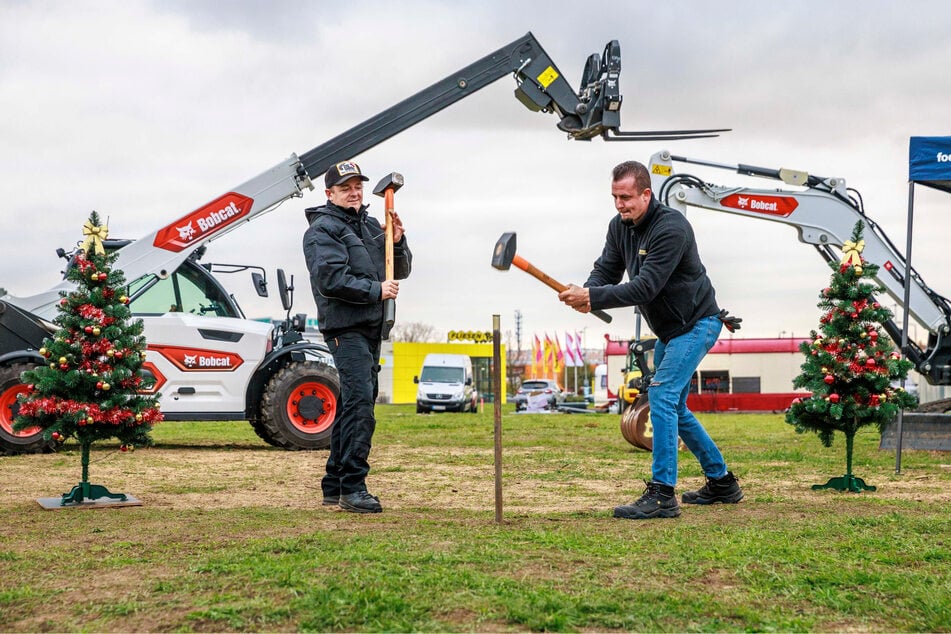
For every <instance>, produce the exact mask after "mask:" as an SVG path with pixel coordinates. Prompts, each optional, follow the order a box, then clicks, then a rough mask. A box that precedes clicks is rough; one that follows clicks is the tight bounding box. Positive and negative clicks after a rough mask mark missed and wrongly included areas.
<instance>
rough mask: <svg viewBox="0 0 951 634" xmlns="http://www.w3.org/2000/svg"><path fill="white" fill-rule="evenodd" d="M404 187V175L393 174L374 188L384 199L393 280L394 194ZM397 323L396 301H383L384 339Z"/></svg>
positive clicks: (388, 261) (389, 269)
mask: <svg viewBox="0 0 951 634" xmlns="http://www.w3.org/2000/svg"><path fill="white" fill-rule="evenodd" d="M402 186H403V175H402V174H400V173H398V172H393V173H391V174H389V175H387V176H384V177H383V178H381V179H380V182H379V183H377V184H376V187H374V188H373V193H374V194H376V195H377V196H382V197H383V201H384V202H383V205H384V207H385V211H386V228H385V229H384V231H385V235H386V238H385V240H386V243H385V254H386V279H387V280H392V279H393V209H394V207H393V194H395V193H396V190H397V189H399V188H400V187H402ZM395 322H396V300H395V299H387V300H383V338H384V339H389V338H390V330H392V329H393V324H394V323H395Z"/></svg>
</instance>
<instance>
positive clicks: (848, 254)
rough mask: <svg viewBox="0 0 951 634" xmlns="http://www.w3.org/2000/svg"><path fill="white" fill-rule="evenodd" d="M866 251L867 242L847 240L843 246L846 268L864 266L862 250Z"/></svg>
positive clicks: (843, 261) (843, 258)
mask: <svg viewBox="0 0 951 634" xmlns="http://www.w3.org/2000/svg"><path fill="white" fill-rule="evenodd" d="M863 249H865V240H859V241H858V242H852V241H851V240H846V241H845V243H844V244H843V245H842V264H845V265H846V266H849V265H852V266H862V255H861V253H862V250H863Z"/></svg>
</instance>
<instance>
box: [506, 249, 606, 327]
mask: <svg viewBox="0 0 951 634" xmlns="http://www.w3.org/2000/svg"><path fill="white" fill-rule="evenodd" d="M513 264H514V265H515V266H516V268H520V269H522V270H523V271H525V272H526V273H528V274H529V275H531V276H532V277H534V278H535V279H536V280H538V281H540V282H543V283H544V284H545V285H546V286H548V287H549V288H553V289H555V290H556V291H558V292H559V293H560V292H561V291H563V290H566V289H567V288H568V287H567V286H565V285H564V284H562V283H561V282H559V281H558V280H556V279H554V278H552V277H550V276H549V275H548V274H547V273H543V272H542V271H540V270H538V269H537V268H535V266H533V265H532V264H530V263H529V262H528V261H526V260H525V259H524V258H522V257H521V256H520V255H518V254H516V253H515V232H514V231H509V232H507V233H503V234H502V237H501V238H499V240H498V242H496V243H495V250H494V251H492V267H493V268H496V269H498V270H500V271H508V270H509V268H510V267H511V266H512V265H513ZM591 314H592V315H594V316H595V317H597V318H598V319H600V320H601V321H603V322H605V323H608V324H610V323H611V319H612V318H611V315H609V314H607V313H606V312H604V311H603V310H592V311H591Z"/></svg>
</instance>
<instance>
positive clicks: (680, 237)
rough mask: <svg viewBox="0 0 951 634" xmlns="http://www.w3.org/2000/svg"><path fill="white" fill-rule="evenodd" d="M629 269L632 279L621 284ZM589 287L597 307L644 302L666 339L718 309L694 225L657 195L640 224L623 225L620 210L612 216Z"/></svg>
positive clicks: (646, 314) (643, 307) (650, 320)
mask: <svg viewBox="0 0 951 634" xmlns="http://www.w3.org/2000/svg"><path fill="white" fill-rule="evenodd" d="M625 272H627V276H628V282H626V283H624V284H622V283H621V278H622V277H623V275H624V273H625ZM585 286H587V287H589V288H590V289H591V290H590V294H591V308H592V310H595V309H603V308H618V307H621V306H640V308H641V312H642V313H643V315H644V317H645V318H646V319H647V323H648V325H649V326H650V329H651V330H652V331H654V334H655V335H657V337H658V338H659V339H660V340H661V341H663V342H665V343H666V342H668V341H670V340H671V339H672V338H674V337H677V336H679V335H682V334H684V333H685V332H687V331H689V330H690V329H691V328H693V327H694V325H695V324H696V323H697V322H698V321H699V320H700V319H702V318H704V317H708V316H710V315H716V314H717V313H718V312H719V308H718V307H717V300H716V294H715V292H714V289H713V284H712V283H711V282H710V278H709V277H707V271H706V269H705V268H704V266H703V263H702V262H701V261H700V254H699V252H698V251H697V241H696V239H695V238H694V234H693V228H692V227H691V226H690V223H689V222H687V218H686V217H685V216H684V215H683V214H682V213H680V212H679V211H677V210H676V209H671V208H670V207H667V206H665V205H661V204H660V203H659V202H658V201H657V199H656V198H654V197H651V202H650V205H649V206H648V209H647V213H646V214H645V215H644V217H643V218H641V220H640V222H638V223H637V224H624V223H622V222H621V217H620V216H619V215H616V216H614V218H612V219H611V222H610V223H609V224H608V235H607V239H606V240H605V244H604V251H603V252H602V253H601V257H599V258H598V259H597V260H596V261H595V263H594V269H593V270H592V271H591V275H589V276H588V281H587V282H585Z"/></svg>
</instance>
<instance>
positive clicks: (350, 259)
mask: <svg viewBox="0 0 951 634" xmlns="http://www.w3.org/2000/svg"><path fill="white" fill-rule="evenodd" d="M304 214H305V216H306V217H307V221H308V222H309V223H310V227H309V228H308V229H307V231H306V232H305V233H304V259H305V260H306V261H307V270H308V271H310V285H311V288H312V289H313V292H314V301H315V302H316V303H317V327H318V328H319V330H320V332H321V333H322V334H323V335H324V337H334V336H336V335H338V334H340V333H342V332H347V331H358V332H362V333H364V334H366V335H367V336H369V337H376V338H379V337H380V336H381V327H382V325H383V300H382V299H380V295H381V286H380V284H381V282H383V281H384V280H385V279H386V236H385V233H384V230H383V227H382V226H381V225H380V222H379V221H378V220H377V219H376V218H374V217H372V216H368V215H367V207H366V205H363V206H362V207H360V209H359V211H355V210H353V209H352V208H351V209H343V208H341V207H338V206H337V205H334V204H333V203H331V202H330V201H327V204H326V205H323V206H320V207H311V208H309V209H306V210H305V211H304ZM412 261H413V255H412V253H410V250H409V246H408V245H407V243H406V236H403V237H402V238H401V239H400V241H399V242H398V243H396V244H394V245H393V274H394V277H395V278H396V279H404V278H406V277H408V276H409V273H410V269H411V268H412Z"/></svg>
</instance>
